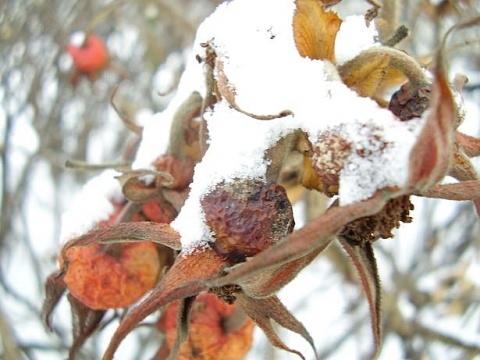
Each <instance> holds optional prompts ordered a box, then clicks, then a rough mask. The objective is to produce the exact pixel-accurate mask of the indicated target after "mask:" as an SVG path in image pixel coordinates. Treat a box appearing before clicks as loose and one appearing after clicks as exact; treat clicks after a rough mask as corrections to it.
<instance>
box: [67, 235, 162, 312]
mask: <svg viewBox="0 0 480 360" xmlns="http://www.w3.org/2000/svg"><path fill="white" fill-rule="evenodd" d="M66 257H67V259H68V261H69V264H68V270H67V273H66V274H65V276H64V278H63V280H64V282H65V285H66V286H67V288H68V290H69V291H70V293H71V294H72V295H73V296H75V297H76V298H77V299H78V300H80V301H81V302H82V303H83V304H85V305H86V306H88V307H90V308H92V309H112V308H122V307H127V306H129V305H131V304H133V303H134V302H135V301H137V300H138V299H140V297H142V296H143V295H144V294H145V293H146V292H147V291H148V290H150V289H152V288H153V286H154V285H155V283H156V281H157V277H158V275H159V273H160V266H161V261H160V258H159V255H158V252H157V247H156V246H155V244H153V243H123V244H114V245H98V244H93V245H88V246H83V247H72V248H70V249H68V250H67V253H66Z"/></svg>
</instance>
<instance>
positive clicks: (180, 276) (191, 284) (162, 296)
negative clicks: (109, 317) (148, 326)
mask: <svg viewBox="0 0 480 360" xmlns="http://www.w3.org/2000/svg"><path fill="white" fill-rule="evenodd" d="M223 269H224V263H223V260H222V259H221V258H220V257H219V256H218V255H217V254H216V253H215V251H214V250H212V249H204V250H202V251H196V252H194V253H192V254H189V255H186V256H182V255H179V256H178V257H177V259H176V261H175V263H174V264H173V266H172V267H171V269H170V270H169V271H168V272H167V273H166V274H165V276H164V277H163V279H162V280H161V281H160V282H159V283H158V284H157V286H156V287H155V289H153V291H152V292H151V293H150V294H149V295H148V296H147V297H146V298H145V299H144V300H143V301H142V302H141V303H140V304H139V305H138V306H136V307H135V308H134V309H132V311H130V312H129V313H128V314H127V315H126V316H125V317H124V318H123V320H122V322H121V323H120V325H119V326H118V328H117V330H116V331H115V334H114V335H113V337H112V338H111V340H110V344H109V345H108V348H107V350H106V351H105V354H104V356H103V360H110V359H113V356H114V354H115V351H116V350H117V348H118V346H119V345H120V343H121V342H122V340H123V339H124V338H125V337H126V336H127V335H128V334H129V333H130V332H131V331H132V330H133V329H134V328H135V326H137V325H138V324H139V323H140V322H141V321H142V320H143V319H145V318H146V317H147V316H148V315H150V314H151V313H153V312H154V311H155V310H157V309H159V308H160V307H162V306H164V305H166V304H168V303H170V302H172V301H175V300H181V299H185V298H188V297H191V296H195V295H197V294H199V293H200V292H201V291H204V290H207V285H206V280H208V279H214V278H217V277H219V276H220V275H221V273H222V272H223Z"/></svg>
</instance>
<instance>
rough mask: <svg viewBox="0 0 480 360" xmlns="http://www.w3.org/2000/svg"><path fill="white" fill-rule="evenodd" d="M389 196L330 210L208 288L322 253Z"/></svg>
mask: <svg viewBox="0 0 480 360" xmlns="http://www.w3.org/2000/svg"><path fill="white" fill-rule="evenodd" d="M390 196H393V194H389V193H387V192H386V191H383V192H378V193H377V194H375V195H374V196H373V197H372V198H370V199H368V200H365V201H362V202H360V203H356V204H352V205H348V206H343V207H334V208H330V209H329V210H328V211H327V212H326V213H325V214H323V215H322V216H320V217H319V218H317V219H315V220H313V221H312V222H310V223H309V224H308V225H307V226H305V227H303V228H301V229H299V230H298V231H296V232H294V233H292V234H291V235H290V236H288V237H287V238H285V239H284V240H282V241H279V242H278V243H276V244H275V245H273V246H271V247H270V248H268V249H266V250H264V251H262V252H260V253H258V254H257V255H255V256H253V257H252V258H250V259H249V261H247V262H245V263H242V264H239V265H238V266H235V267H233V268H231V269H230V272H229V273H228V274H227V275H225V276H223V277H221V278H220V279H217V280H213V281H210V282H209V284H210V285H211V286H224V285H228V284H235V283H240V282H242V281H245V279H247V278H251V277H252V276H254V275H258V274H261V273H264V272H265V271H267V270H268V269H278V268H279V267H280V266H281V265H283V264H286V263H288V262H291V261H294V260H297V259H299V258H301V257H304V256H307V255H308V254H309V253H310V252H312V251H315V250H316V249H321V250H323V249H325V248H326V247H327V246H328V245H329V244H330V243H331V242H332V241H333V240H334V238H335V236H336V235H337V233H338V231H340V230H341V229H342V227H343V226H345V225H346V224H348V223H350V222H352V221H354V220H356V219H358V218H360V217H364V216H369V215H372V214H376V213H377V212H378V211H380V210H381V209H382V208H383V206H384V205H385V203H386V201H387V200H388V198H389V197H390ZM319 252H321V251H319Z"/></svg>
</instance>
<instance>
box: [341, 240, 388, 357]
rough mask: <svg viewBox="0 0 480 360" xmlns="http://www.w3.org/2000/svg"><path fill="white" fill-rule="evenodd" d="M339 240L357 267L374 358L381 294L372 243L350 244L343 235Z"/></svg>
mask: <svg viewBox="0 0 480 360" xmlns="http://www.w3.org/2000/svg"><path fill="white" fill-rule="evenodd" d="M339 240H340V243H341V244H342V246H343V248H344V249H345V250H346V251H347V253H348V255H350V258H351V259H352V261H353V264H354V266H355V268H356V269H357V272H358V275H359V277H360V282H361V284H362V287H363V290H364V291H365V294H366V296H367V299H368V305H369V308H370V318H371V324H372V332H373V337H374V342H375V350H374V354H372V358H375V357H376V356H377V355H378V354H379V353H380V348H381V345H382V328H381V325H382V324H381V317H382V313H381V300H382V296H381V287H380V277H379V275H378V268H377V262H376V260H375V255H374V253H373V247H372V243H371V242H370V241H364V242H363V243H361V244H359V245H352V244H351V242H350V241H349V240H348V239H346V238H344V237H343V236H339Z"/></svg>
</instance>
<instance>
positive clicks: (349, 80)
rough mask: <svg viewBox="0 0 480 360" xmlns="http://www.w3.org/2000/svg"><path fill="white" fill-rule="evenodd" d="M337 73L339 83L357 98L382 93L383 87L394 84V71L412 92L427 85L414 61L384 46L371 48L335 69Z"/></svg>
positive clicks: (426, 80) (401, 52)
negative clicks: (399, 73) (404, 80)
mask: <svg viewBox="0 0 480 360" xmlns="http://www.w3.org/2000/svg"><path fill="white" fill-rule="evenodd" d="M394 70H397V71H394ZM338 71H339V74H340V76H341V78H342V80H343V81H344V82H345V83H346V84H347V85H348V86H351V87H352V89H354V90H355V91H356V92H357V93H358V94H359V95H361V96H368V97H373V96H374V95H375V94H376V93H377V90H379V91H383V90H382V89H383V84H384V83H389V82H390V81H395V79H396V78H398V71H400V72H401V73H402V74H404V75H405V76H406V77H407V78H408V80H409V81H410V85H411V86H410V88H411V89H412V91H414V92H415V91H416V89H418V88H420V87H422V86H426V85H428V84H429V81H428V79H427V78H426V76H425V72H424V71H423V69H422V68H421V66H420V65H419V64H418V62H417V61H416V60H415V59H413V58H412V57H411V56H409V55H408V54H406V53H404V52H403V51H400V50H397V49H394V48H391V47H387V46H374V47H372V48H370V49H367V50H364V51H362V52H361V53H360V54H359V55H357V56H356V57H355V58H353V59H352V60H350V61H348V62H346V63H345V64H343V65H341V66H339V67H338ZM387 76H388V77H387ZM389 77H391V78H389Z"/></svg>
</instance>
